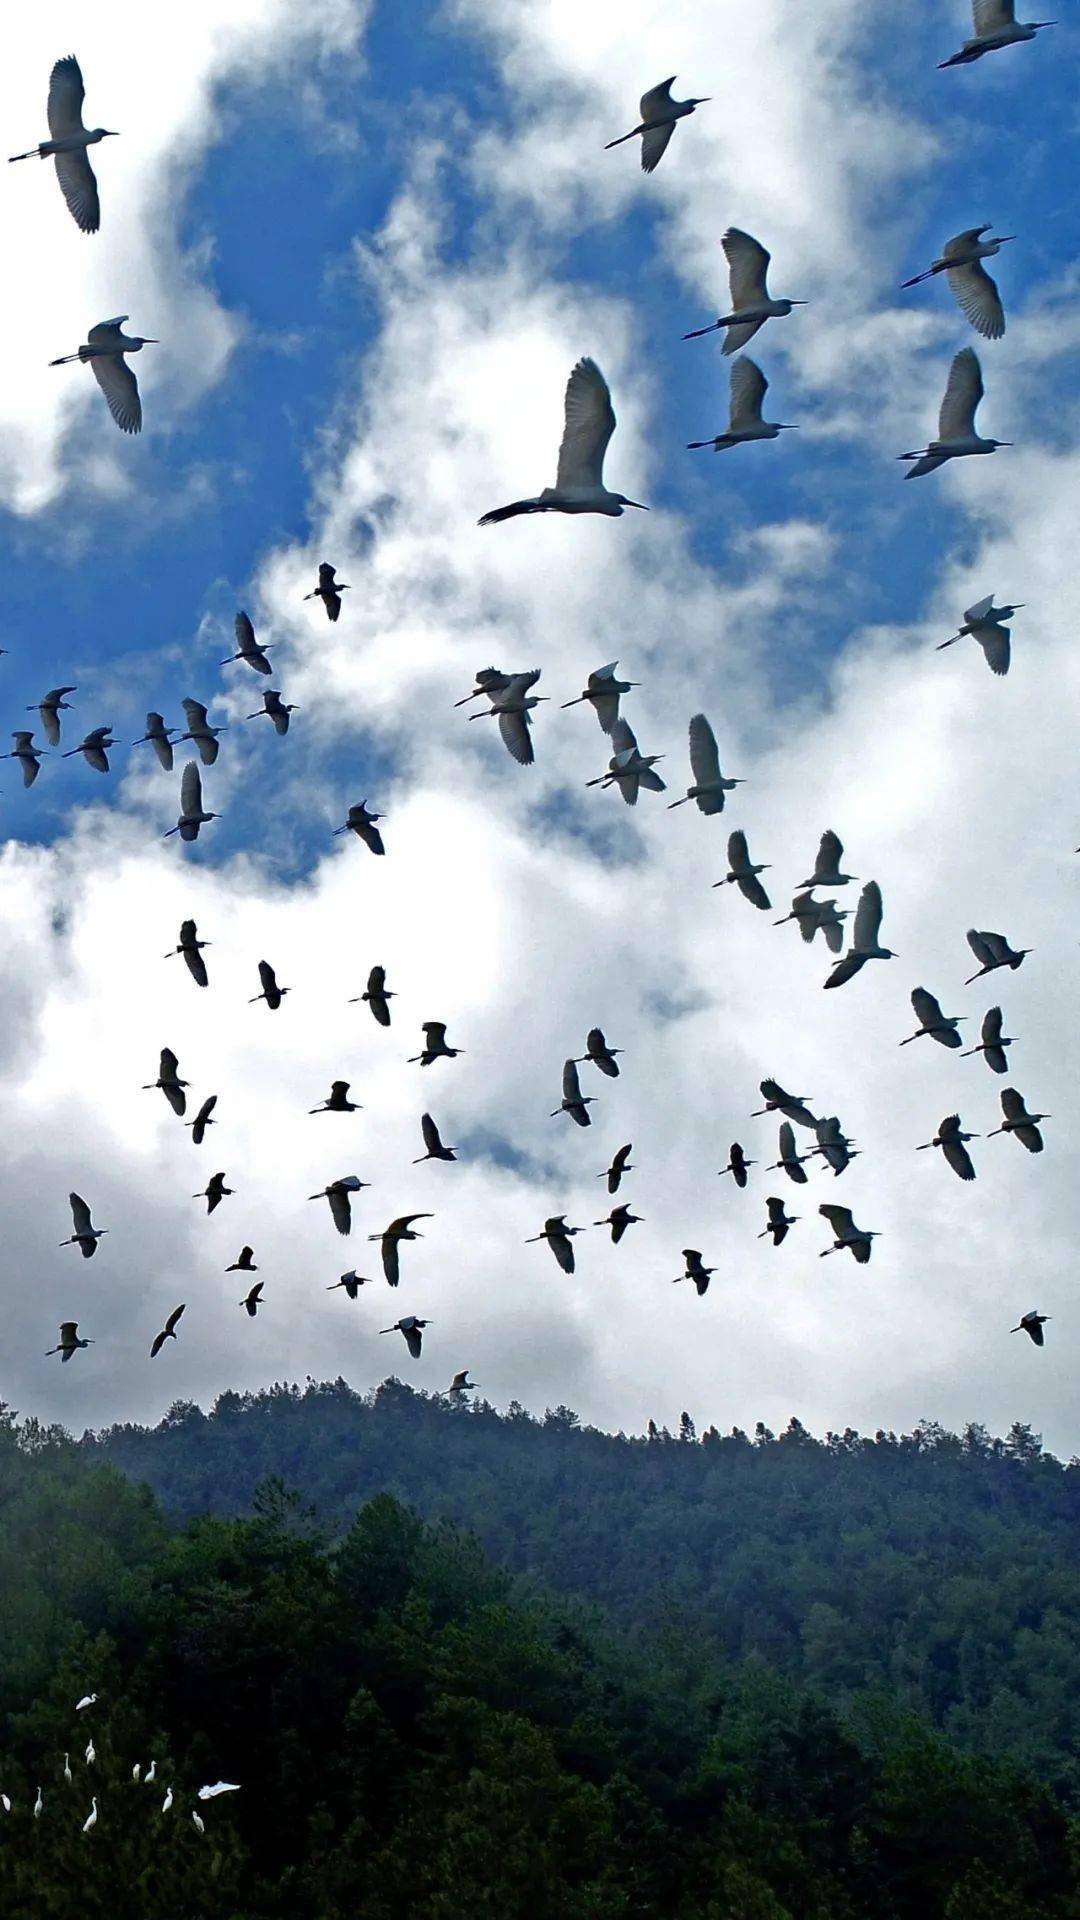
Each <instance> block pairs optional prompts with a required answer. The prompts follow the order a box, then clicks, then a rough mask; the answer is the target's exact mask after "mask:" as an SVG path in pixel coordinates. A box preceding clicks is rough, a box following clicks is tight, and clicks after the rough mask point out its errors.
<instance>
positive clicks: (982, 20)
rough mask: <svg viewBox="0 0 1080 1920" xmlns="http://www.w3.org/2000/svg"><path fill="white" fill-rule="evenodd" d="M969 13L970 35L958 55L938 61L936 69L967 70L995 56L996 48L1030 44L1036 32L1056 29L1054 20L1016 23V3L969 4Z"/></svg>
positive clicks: (996, 0)
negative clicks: (972, 64) (1045, 28)
mask: <svg viewBox="0 0 1080 1920" xmlns="http://www.w3.org/2000/svg"><path fill="white" fill-rule="evenodd" d="M971 11H972V16H973V20H974V26H975V32H974V35H973V36H972V38H971V39H970V40H965V41H964V44H963V46H962V47H961V49H960V51H959V53H953V54H950V55H949V58H948V59H947V60H939V61H938V66H939V67H963V66H969V65H970V63H971V62H972V61H973V60H981V59H982V57H983V54H984V53H997V52H998V51H999V49H1000V48H1002V47H1011V46H1015V45H1017V44H1018V42H1019V41H1021V40H1034V38H1035V35H1036V34H1037V33H1038V32H1039V30H1040V28H1042V27H1054V26H1056V25H1057V21H1056V20H1031V21H1028V22H1026V23H1025V22H1022V21H1018V20H1017V18H1016V0H971Z"/></svg>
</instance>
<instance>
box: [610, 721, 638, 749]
mask: <svg viewBox="0 0 1080 1920" xmlns="http://www.w3.org/2000/svg"><path fill="white" fill-rule="evenodd" d="M637 750H638V743H637V736H636V735H635V733H634V729H633V727H632V726H631V725H630V723H629V721H628V720H624V719H623V717H622V715H621V714H620V715H619V718H618V719H617V720H616V721H615V723H614V725H613V726H612V729H611V751H612V756H613V758H616V759H617V758H618V756H619V754H622V753H636V752H637Z"/></svg>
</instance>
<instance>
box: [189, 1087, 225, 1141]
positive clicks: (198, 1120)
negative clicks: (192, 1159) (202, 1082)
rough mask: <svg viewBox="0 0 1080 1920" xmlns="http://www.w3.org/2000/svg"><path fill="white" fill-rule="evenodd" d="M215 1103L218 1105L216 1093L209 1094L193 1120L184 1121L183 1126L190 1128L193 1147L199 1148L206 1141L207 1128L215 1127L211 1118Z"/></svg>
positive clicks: (215, 1123)
mask: <svg viewBox="0 0 1080 1920" xmlns="http://www.w3.org/2000/svg"><path fill="white" fill-rule="evenodd" d="M217 1103H218V1097H217V1094H216V1093H211V1094H209V1095H208V1096H207V1098H206V1099H205V1100H204V1101H203V1103H202V1106H201V1107H200V1108H199V1111H198V1113H197V1114H196V1115H195V1118H194V1120H185V1122H184V1125H185V1126H187V1127H190V1128H191V1140H192V1145H193V1146H196V1147H201V1146H202V1143H203V1141H204V1140H205V1139H206V1129H207V1127H216V1125H217V1121H216V1120H215V1119H214V1118H213V1112H214V1108H215V1107H216V1106H217Z"/></svg>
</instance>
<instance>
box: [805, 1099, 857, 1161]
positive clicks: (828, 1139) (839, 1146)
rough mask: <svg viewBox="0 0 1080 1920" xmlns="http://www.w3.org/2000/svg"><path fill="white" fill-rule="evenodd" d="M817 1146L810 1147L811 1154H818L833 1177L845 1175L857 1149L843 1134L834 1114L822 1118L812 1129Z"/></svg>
mask: <svg viewBox="0 0 1080 1920" xmlns="http://www.w3.org/2000/svg"><path fill="white" fill-rule="evenodd" d="M814 1132H815V1134H816V1135H817V1146H816V1147H811V1149H810V1152H811V1153H820V1155H821V1157H822V1159H823V1160H824V1161H825V1162H826V1163H827V1165H829V1166H830V1167H831V1168H832V1170H833V1175H834V1177H835V1176H839V1175H840V1174H841V1173H845V1172H846V1171H847V1169H848V1167H849V1166H850V1165H851V1162H852V1161H853V1160H854V1159H855V1157H856V1154H857V1152H858V1149H857V1148H856V1146H855V1143H854V1141H852V1140H849V1139H848V1137H847V1135H846V1134H845V1133H844V1131H843V1129H842V1127H841V1125H840V1122H839V1120H838V1119H837V1116H836V1114H835V1113H833V1114H829V1115H828V1116H826V1117H823V1118H822V1119H820V1120H819V1121H818V1122H817V1125H816V1126H815V1128H814Z"/></svg>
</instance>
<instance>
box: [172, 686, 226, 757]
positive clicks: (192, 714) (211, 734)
mask: <svg viewBox="0 0 1080 1920" xmlns="http://www.w3.org/2000/svg"><path fill="white" fill-rule="evenodd" d="M181 704H182V706H183V709H184V718H185V720H186V721H187V724H188V730H187V732H186V733H182V734H181V735H180V738H181V740H190V741H192V743H193V744H194V746H195V747H196V749H197V750H198V755H199V759H200V760H201V761H202V763H203V766H204V767H212V766H213V764H214V761H215V760H216V759H217V757H218V735H219V733H224V732H225V723H224V722H223V723H222V725H221V726H220V727H212V726H211V725H210V722H209V720H208V719H207V717H206V708H205V707H204V706H203V704H202V701H201V700H184V701H183V702H182V703H181Z"/></svg>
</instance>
